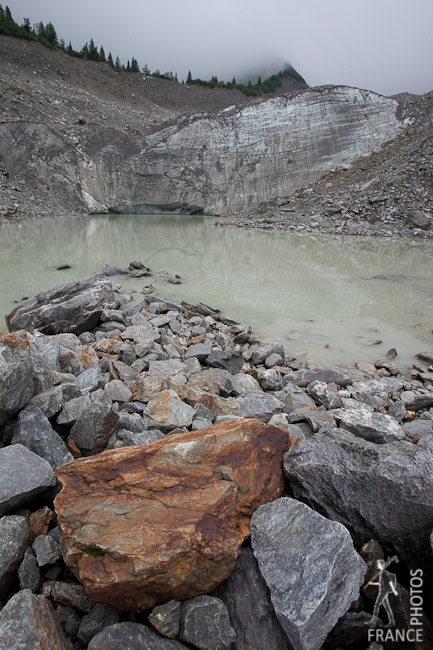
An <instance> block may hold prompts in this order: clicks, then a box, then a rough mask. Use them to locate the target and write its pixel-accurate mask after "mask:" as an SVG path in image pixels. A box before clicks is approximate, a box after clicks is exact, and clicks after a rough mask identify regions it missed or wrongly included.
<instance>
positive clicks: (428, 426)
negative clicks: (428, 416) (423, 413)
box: [402, 419, 433, 438]
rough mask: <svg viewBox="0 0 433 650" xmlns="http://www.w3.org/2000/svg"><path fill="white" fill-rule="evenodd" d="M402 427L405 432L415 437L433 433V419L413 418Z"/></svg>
mask: <svg viewBox="0 0 433 650" xmlns="http://www.w3.org/2000/svg"><path fill="white" fill-rule="evenodd" d="M402 428H403V431H404V432H405V434H406V435H407V436H409V437H410V438H413V437H414V436H415V435H419V436H423V435H424V434H427V435H431V434H432V433H433V421H432V420H420V419H418V420H411V421H409V422H405V424H403V427H402Z"/></svg>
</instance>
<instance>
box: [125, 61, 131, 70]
mask: <svg viewBox="0 0 433 650" xmlns="http://www.w3.org/2000/svg"><path fill="white" fill-rule="evenodd" d="M126 72H131V66H130V65H129V59H128V63H127V64H126Z"/></svg>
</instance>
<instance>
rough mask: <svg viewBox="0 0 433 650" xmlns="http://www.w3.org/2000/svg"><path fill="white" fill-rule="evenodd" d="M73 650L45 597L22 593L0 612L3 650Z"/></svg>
mask: <svg viewBox="0 0 433 650" xmlns="http://www.w3.org/2000/svg"><path fill="white" fill-rule="evenodd" d="M36 648H37V649H39V648H41V649H42V648H43V649H44V650H72V643H71V642H70V641H69V639H68V638H67V637H66V636H65V633H64V631H63V629H62V626H61V625H60V622H59V620H58V618H57V616H56V615H55V613H54V611H53V608H52V607H51V605H50V604H49V602H48V600H47V599H46V598H45V597H44V596H36V595H35V594H33V593H32V592H31V591H30V590H29V589H24V590H23V591H19V592H18V593H17V594H15V596H13V597H12V598H11V599H10V600H9V601H8V603H7V604H6V605H5V606H4V607H3V609H2V611H1V612H0V650H24V649H25V650H33V649H35V650H36Z"/></svg>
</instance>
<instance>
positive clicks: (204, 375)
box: [188, 368, 242, 397]
mask: <svg viewBox="0 0 433 650" xmlns="http://www.w3.org/2000/svg"><path fill="white" fill-rule="evenodd" d="M188 386H192V387H193V388H198V389H200V390H207V391H209V392H210V393H216V394H219V395H222V396H223V397H230V395H240V394H241V393H242V388H241V386H239V383H238V381H237V380H236V379H235V377H233V375H232V374H230V373H229V372H228V371H227V370H222V369H221V368H205V369H204V370H201V371H200V372H196V373H194V375H193V376H192V377H190V379H189V380H188Z"/></svg>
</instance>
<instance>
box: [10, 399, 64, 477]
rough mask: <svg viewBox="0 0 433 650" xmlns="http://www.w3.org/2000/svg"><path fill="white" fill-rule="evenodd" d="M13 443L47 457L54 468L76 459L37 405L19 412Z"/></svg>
mask: <svg viewBox="0 0 433 650" xmlns="http://www.w3.org/2000/svg"><path fill="white" fill-rule="evenodd" d="M12 444H14V445H17V444H20V445H23V446H24V447H27V449H30V451H32V452H33V453H35V454H37V455H38V456H40V457H41V458H45V460H47V461H48V462H49V463H50V465H51V467H52V468H53V469H56V467H58V466H59V465H63V464H64V463H69V461H71V460H74V457H73V456H72V454H71V453H70V452H69V451H68V448H67V447H66V445H65V443H64V442H63V440H62V439H61V437H60V436H59V434H58V433H56V432H55V431H54V429H53V427H52V426H51V424H50V423H49V421H48V419H47V418H46V417H45V415H44V414H43V413H42V411H41V409H39V408H38V407H37V406H28V407H27V408H25V409H24V410H23V411H21V413H20V414H19V416H18V419H17V423H16V425H15V429H14V435H13V438H12Z"/></svg>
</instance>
